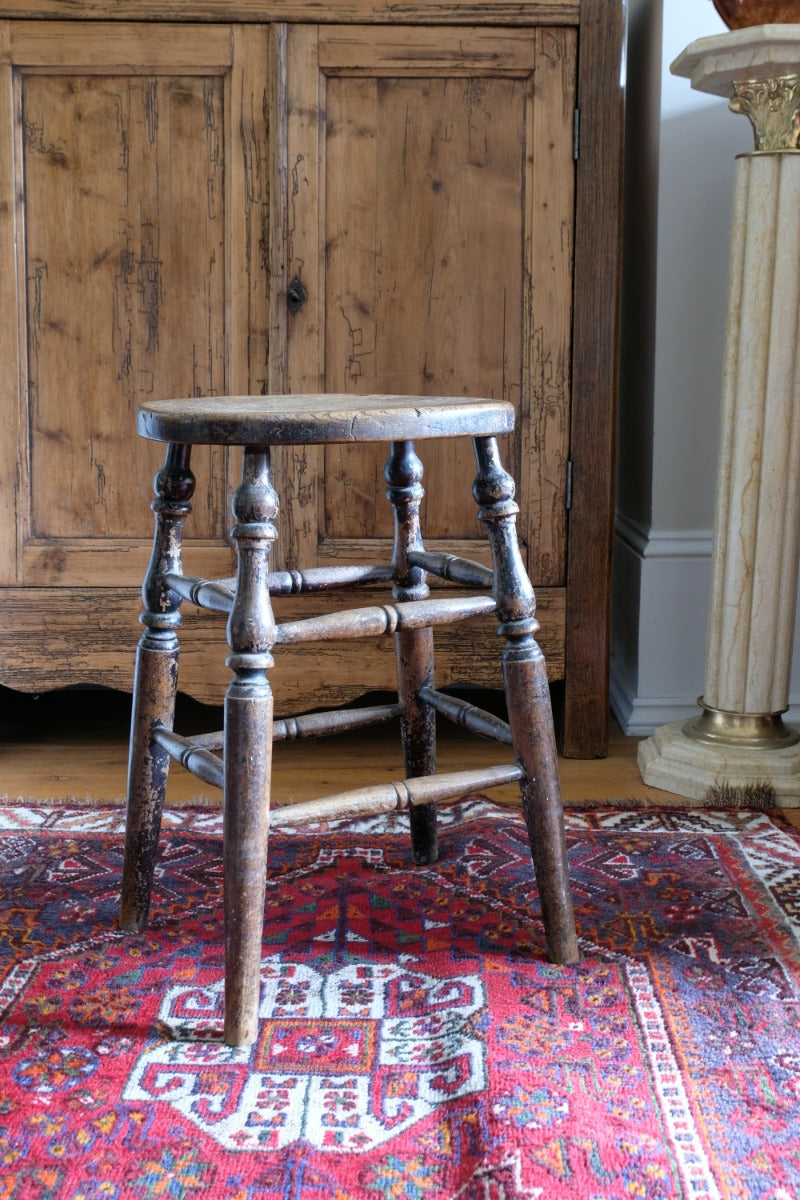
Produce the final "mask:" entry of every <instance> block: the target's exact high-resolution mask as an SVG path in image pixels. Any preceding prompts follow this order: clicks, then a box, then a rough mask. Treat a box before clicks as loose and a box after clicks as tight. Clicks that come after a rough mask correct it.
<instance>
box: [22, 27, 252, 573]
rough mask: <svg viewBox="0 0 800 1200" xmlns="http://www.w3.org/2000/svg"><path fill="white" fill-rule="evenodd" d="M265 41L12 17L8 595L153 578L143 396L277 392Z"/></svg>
mask: <svg viewBox="0 0 800 1200" xmlns="http://www.w3.org/2000/svg"><path fill="white" fill-rule="evenodd" d="M246 33H247V36H246V38H245V37H243V36H242V33H241V32H240V31H237V30H236V29H234V28H229V27H221V26H180V27H174V26H158V27H155V26H149V27H148V26H146V25H145V26H138V25H126V24H115V25H96V24H92V25H89V26H87V25H82V26H76V25H68V24H59V23H55V22H54V23H47V22H40V23H36V24H34V23H30V24H29V23H25V22H20V23H13V22H9V23H4V37H3V41H2V43H0V44H2V45H3V46H4V48H5V53H4V54H3V56H2V58H3V61H2V65H1V69H2V71H3V73H4V74H5V76H6V80H7V81H8V82H10V84H11V87H5V88H4V89H3V99H2V102H3V104H4V105H5V112H3V114H2V116H3V128H4V131H5V134H4V137H3V139H2V142H3V146H4V150H3V160H4V161H3V168H4V169H3V177H2V182H3V190H4V193H5V196H4V199H6V203H7V206H8V207H4V210H3V219H4V222H5V225H6V244H8V242H9V241H10V240H12V238H13V241H14V249H15V251H16V262H17V278H16V280H14V278H13V271H12V272H9V271H8V270H7V265H6V264H8V263H9V262H13V261H14V260H13V258H9V257H6V258H4V268H3V275H4V283H3V288H4V292H5V293H6V295H7V298H8V300H9V303H7V304H5V305H4V311H5V312H6V313H10V312H13V311H15V309H16V311H17V312H18V314H19V320H20V327H19V342H18V350H19V353H18V355H13V356H9V357H8V358H6V360H5V361H6V362H8V361H9V360H10V361H12V362H18V363H19V375H18V378H17V379H14V378H13V376H12V373H11V372H6V373H4V377H3V380H2V383H0V386H1V387H2V389H3V394H2V409H3V414H4V417H3V419H4V424H5V427H6V429H9V430H12V429H14V427H15V426H16V429H15V433H16V436H14V437H13V438H11V439H9V440H7V442H6V444H5V451H4V454H5V455H6V456H7V457H6V461H5V463H4V467H5V470H4V475H5V476H6V478H5V479H4V481H3V483H4V491H5V489H6V488H9V491H8V493H7V494H14V493H16V498H17V504H16V521H15V522H14V523H12V524H11V525H5V526H4V529H3V534H2V536H3V538H4V544H3V553H2V557H0V572H2V583H4V584H13V583H16V584H20V585H24V586H30V585H34V586H36V587H46V586H48V585H59V586H81V585H103V584H105V585H108V584H112V583H113V584H117V585H121V584H139V583H140V582H141V578H142V571H143V568H144V565H145V563H146V560H147V556H148V553H149V544H150V541H151V537H152V519H151V516H150V513H149V512H148V508H147V498H148V495H150V494H151V487H152V477H153V474H154V472H155V470H156V469H157V467H158V465H159V463H160V461H161V459H162V458H163V447H161V446H157V445H151V444H148V443H144V442H142V441H140V440H139V439H137V438H136V436H135V433H134V413H135V410H136V405H137V403H138V402H139V401H141V400H143V399H145V398H147V397H152V396H170V395H175V396H181V395H204V394H215V393H223V392H225V391H226V390H242V391H246V390H250V388H251V387H252V388H254V389H255V390H261V389H263V388H264V386H265V376H266V368H265V364H266V357H267V352H266V332H265V330H266V295H265V292H266V283H265V273H264V272H263V271H262V269H261V253H260V249H259V246H260V244H263V240H264V237H263V229H262V228H260V224H261V222H262V219H264V218H262V212H261V208H262V207H263V208H264V210H265V211H266V204H267V178H266V171H267V168H266V154H265V152H264V151H265V143H266V128H265V118H264V102H263V93H264V90H265V85H264V80H265V72H266V67H267V56H268V51H267V45H268V42H267V34H266V31H264V30H263V29H259V28H256V29H248V30H247V31H246ZM12 96H13V108H11V107H10V106H9V99H10V98H11V97H12ZM259 170H261V172H262V175H261V177H258V174H257V173H258V171H259ZM14 198H16V226H15V227H14V228H11V226H12V216H13V212H14V204H13V200H14ZM15 290H16V295H14V291H15ZM15 417H16V418H17V419H16V421H15ZM12 456H13V458H12ZM196 457H197V468H198V471H197V473H198V477H199V479H201V480H202V490H201V491H200V492H199V494H198V496H197V503H196V505H195V514H194V517H193V520H192V522H191V524H190V527H189V531H188V532H189V536H190V539H191V540H193V542H194V543H195V546H194V549H195V551H196V554H197V555H199V562H200V566H201V569H205V568H209V569H210V572H211V573H215V571H216V568H219V569H220V570H221V571H222V573H224V572H225V571H226V570H228V569H229V565H230V550H229V548H228V546H227V543H226V533H227V524H228V521H229V516H228V512H227V507H226V502H225V492H226V488H227V481H226V464H225V462H224V460H223V456H222V455H221V454H220V453H219V452H213V453H211V454H209V452H208V451H206V450H203V451H197V452H196ZM17 459H18V462H17V461H16V460H17ZM17 467H18V471H17ZM9 485H10V486H9ZM196 561H197V559H196Z"/></svg>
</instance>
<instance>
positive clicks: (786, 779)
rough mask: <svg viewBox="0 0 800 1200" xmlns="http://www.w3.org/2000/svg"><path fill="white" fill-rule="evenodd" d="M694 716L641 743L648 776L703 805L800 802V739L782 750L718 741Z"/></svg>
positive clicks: (650, 781)
mask: <svg viewBox="0 0 800 1200" xmlns="http://www.w3.org/2000/svg"><path fill="white" fill-rule="evenodd" d="M691 725H692V722H690V721H675V722H673V723H672V724H671V725H662V726H661V728H660V729H657V730H656V731H655V733H654V734H653V736H652V737H649V738H647V739H646V740H645V741H643V742H642V743H641V744H640V746H639V753H638V763H639V771H640V772H641V776H642V779H643V780H644V782H645V783H647V784H649V785H650V786H651V787H655V788H660V789H662V790H663V791H667V792H674V793H676V794H677V795H678V796H687V797H688V798H689V799H690V800H695V801H697V805H698V807H703V808H706V807H720V808H798V807H800V743H795V744H794V745H790V746H786V747H782V748H780V749H769V750H766V749H765V750H758V749H754V748H752V747H742V748H739V747H737V746H726V745H714V744H711V743H710V742H707V741H699V740H698V739H697V738H696V737H693V736H691V730H690V729H689V727H690V726H691Z"/></svg>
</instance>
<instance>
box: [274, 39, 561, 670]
mask: <svg viewBox="0 0 800 1200" xmlns="http://www.w3.org/2000/svg"><path fill="white" fill-rule="evenodd" d="M575 51H576V38H575V31H574V30H572V29H566V28H564V29H562V28H559V29H545V28H525V29H522V28H520V29H493V28H480V29H477V28H453V27H451V28H434V27H426V28H424V29H423V28H416V27H406V28H403V27H388V28H387V27H383V28H380V27H373V26H369V27H368V26H350V27H345V26H329V27H319V28H316V27H303V26H292V27H289V29H288V30H287V31H286V33H285V40H284V42H282V43H279V46H278V56H279V57H282V58H283V64H282V70H283V73H284V74H283V77H284V78H285V80H286V92H287V95H286V97H285V99H284V101H283V109H284V111H285V112H286V113H287V114H288V118H287V126H286V130H285V147H286V149H285V179H286V183H285V213H284V217H283V220H284V224H285V237H286V239H287V244H288V254H287V265H286V276H285V278H284V279H282V280H281V281H280V282H281V286H285V284H286V283H287V282H288V281H289V280H291V279H292V278H293V277H295V276H296V277H298V278H299V279H300V280H301V282H302V283H303V285H304V287H305V288H306V290H307V292H308V300H307V301H306V303H305V304H304V306H303V307H302V308H301V309H300V310H299V312H297V313H296V314H295V315H291V314H289V315H285V317H284V320H285V323H286V328H285V338H284V347H285V349H284V353H283V356H282V358H281V357H280V356H279V353H278V345H279V344H278V342H277V341H276V343H275V345H274V347H273V349H274V360H273V369H274V374H273V386H278V385H288V387H289V389H290V390H292V391H303V390H308V391H317V390H323V391H332V392H333V391H344V392H354V393H367V392H380V391H385V392H405V393H411V394H421V395H425V394H428V395H432V394H441V395H460V394H467V395H478V396H492V397H502V398H504V399H506V400H510V401H512V403H513V404H514V405H515V407H516V409H517V413H518V423H517V429H516V431H515V434H514V436H513V437H512V438H511V439H510V440H509V442H508V443H507V444H506V446H505V456H506V461H507V463H508V465H509V468H510V470H511V471H512V472H513V474H514V475H515V478H516V479H517V481H518V485H519V492H518V495H519V499H520V504H521V514H520V520H519V529H520V534H521V539H522V542H523V546H524V550H525V554H526V557H527V563H528V568H529V570H530V572H531V575H532V577H533V580H534V582H535V583H536V584H538V585H539V586H540V587H541V586H543V587H545V588H547V587H551V588H558V587H561V586H562V585H563V583H564V576H565V537H566V532H565V531H566V510H565V487H566V479H567V459H568V455H569V413H570V368H569V364H570V336H571V309H572V245H573V238H572V229H573V194H574V163H573V135H572V130H573V114H574V108H575ZM276 236H284V234H283V232H282V231H281V230H280V227H279V226H278V227H277V229H276ZM279 307H280V308H281V309H282V311H283V312H284V314H285V312H286V307H285V300H283V298H282V297H279V296H278V295H277V294H276V296H275V311H276V312H277V311H278V309H279ZM418 451H419V453H420V457H421V458H422V459H423V462H424V464H425V468H426V491H427V495H426V503H425V511H424V512H423V517H424V526H423V527H424V529H425V532H426V543H427V544H428V546H429V548H431V549H435V548H436V547H437V545H440V544H442V545H444V544H447V545H448V546H449V547H450V548H453V547H455V548H456V550H458V551H459V552H462V553H465V554H467V555H468V556H469V557H474V558H481V559H482V558H484V557H485V554H486V550H485V546H484V541H483V535H482V531H481V530H480V528H479V526H478V523H477V520H476V515H475V505H474V502H473V501H472V498H471V494H470V485H471V483H472V479H473V478H474V474H475V465H474V459H473V456H472V450H471V446H470V444H469V442H468V441H467V442H466V443H464V442H463V441H459V442H457V443H456V442H438V443H431V444H425V443H424V442H423V443H420V445H419V447H418ZM304 457H305V460H306V461H305V462H304V463H302V464H300V466H301V474H300V478H301V480H302V486H301V487H297V488H295V489H294V491H293V493H292V495H291V503H290V504H289V506H288V508H287V509H286V510H285V516H284V531H283V532H284V539H285V543H286V544H287V545H288V547H289V552H288V557H289V559H290V560H294V559H297V560H300V559H302V560H304V561H306V562H308V561H313V560H315V559H316V560H317V561H319V562H326V561H334V560H336V559H339V558H347V559H349V560H353V561H359V560H371V559H375V558H376V557H377V558H380V557H382V556H384V555H386V554H388V553H389V549H390V537H391V515H390V509H389V506H388V504H387V503H386V502H385V501H384V500H383V493H384V491H385V485H384V482H383V466H384V460H385V457H386V448H385V447H380V448H378V447H361V448H359V449H358V450H357V451H355V452H354V451H353V450H352V449H351V448H349V447H347V448H340V447H329V448H327V449H326V450H324V451H312V452H311V453H309V454H308V455H305V456H304ZM296 472H297V463H295V473H296ZM290 488H291V485H290ZM540 599H543V600H544V602H545V607H546V605H547V600H548V597H547V595H544V596H543V597H540ZM550 599H551V600H552V603H553V605H554V606H556V607H557V600H556V598H555V597H550ZM562 650H563V644H562Z"/></svg>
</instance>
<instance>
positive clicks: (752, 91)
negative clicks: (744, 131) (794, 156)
mask: <svg viewBox="0 0 800 1200" xmlns="http://www.w3.org/2000/svg"><path fill="white" fill-rule="evenodd" d="M729 108H730V110H731V112H735V113H743V114H744V116H746V117H747V118H748V120H749V121H750V124H751V125H752V126H753V133H754V134H755V141H756V150H770V151H775V150H797V149H798V140H799V139H800V75H781V76H779V77H778V78H776V79H743V80H734V81H733V97H732V99H731V100H730V103H729Z"/></svg>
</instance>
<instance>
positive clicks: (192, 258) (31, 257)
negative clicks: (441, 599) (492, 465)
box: [0, 0, 623, 757]
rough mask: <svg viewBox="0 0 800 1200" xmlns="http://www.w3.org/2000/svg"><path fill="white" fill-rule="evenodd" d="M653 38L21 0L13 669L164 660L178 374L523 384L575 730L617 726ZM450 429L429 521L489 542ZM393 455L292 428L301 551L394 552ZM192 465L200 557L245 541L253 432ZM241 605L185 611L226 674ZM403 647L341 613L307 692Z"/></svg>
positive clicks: (608, 21)
mask: <svg viewBox="0 0 800 1200" xmlns="http://www.w3.org/2000/svg"><path fill="white" fill-rule="evenodd" d="M622 41H623V28H622V4H621V0H614V2H612V0H481V2H480V3H478V2H477V0H437V2H436V3H432V2H431V0H402V2H401V3H388V2H385V0H331V2H330V3H326V4H320V3H316V2H312V3H300V2H299V0H275V2H274V3H269V2H268V0H265V2H263V3H255V0H237V2H232V3H225V2H224V0H181V3H177V0H172V2H170V0H167V3H162V2H159V3H156V2H155V0H115V3H114V4H110V3H109V2H108V0H12V2H8V0H7V2H6V3H0V79H1V81H2V83H1V85H0V131H1V132H0V289H1V290H2V309H1V311H2V321H1V322H0V361H2V372H1V373H0V423H1V424H2V428H1V430H0V433H1V436H0V505H2V521H0V683H2V684H4V685H6V686H8V687H11V688H16V689H20V690H23V691H42V690H46V689H51V688H55V687H62V686H66V685H71V684H91V683H94V684H98V683H101V684H107V685H110V686H113V687H118V688H123V689H125V688H128V687H129V686H130V681H131V672H132V658H133V650H134V645H135V641H136V638H137V616H138V611H139V600H138V590H139V587H140V584H141V578H142V574H143V571H144V567H145V564H146V561H147V558H148V554H149V548H150V542H151V514H150V512H149V509H148V501H149V499H150V497H151V495H152V491H151V488H152V477H153V475H154V473H155V471H156V470H157V468H158V466H159V463H160V458H161V448H160V447H158V446H154V445H152V444H148V443H143V442H140V441H139V440H138V439H137V437H136V435H135V433H134V412H135V408H136V405H137V403H138V402H139V401H140V400H142V399H143V398H145V397H152V396H162V397H166V396H181V395H193V394H194V395H202V394H209V393H220V394H221V393H225V392H227V393H246V392H264V391H279V390H286V391H294V392H299V391H352V392H369V391H381V390H384V391H392V392H409V393H420V394H425V393H427V394H452V393H456V394H461V393H464V394H474V395H487V396H504V397H506V398H507V399H509V400H511V401H513V402H514V404H515V405H516V406H517V410H518V413H519V418H518V425H517V430H516V433H515V435H514V439H513V441H512V442H511V443H509V444H508V445H507V446H506V447H505V456H506V461H507V463H508V464H509V466H510V468H511V469H512V471H513V473H514V475H515V477H516V478H517V480H518V499H519V501H520V506H521V515H520V531H521V535H522V542H523V545H524V550H525V554H526V556H527V563H528V568H529V571H530V574H531V576H532V578H533V581H534V584H535V585H536V589H537V595H538V605H539V609H538V611H539V616H540V620H541V624H542V632H541V642H542V645H543V647H544V649H545V652H546V654H547V656H548V663H549V669H550V674H551V678H552V679H553V680H554V681H563V685H562V687H561V688H560V693H561V700H560V708H561V714H560V717H561V720H560V725H561V731H562V732H561V736H562V744H563V748H564V750H565V752H566V753H567V754H570V755H577V756H585V757H590V756H594V755H599V754H602V753H603V752H604V749H605V737H606V711H607V682H606V676H607V659H608V610H609V557H610V536H611V534H610V528H611V480H612V458H613V440H614V435H613V421H614V393H615V370H616V321H617V263H618V227H619V204H618V197H619V180H620V161H621V156H620V142H621V101H622V97H621V91H620V88H621V79H620V69H621V58H622ZM293 296H295V297H297V298H298V299H299V300H302V299H303V296H305V299H304V301H303V302H302V303H300V305H299V307H298V306H297V304H296V303H292V302H291V298H292V297H293ZM419 450H420V455H421V457H422V458H423V461H424V462H425V466H426V473H427V474H426V478H427V482H428V485H429V486H428V491H427V496H426V501H425V513H424V517H425V525H424V528H425V530H426V541H427V543H428V545H429V547H430V548H432V549H435V548H436V547H437V546H444V545H453V544H455V545H456V546H457V547H458V549H459V550H460V551H462V552H463V551H466V552H467V553H468V554H470V555H472V556H474V557H479V558H482V557H484V555H485V551H484V549H483V544H482V541H481V535H480V529H479V527H478V524H477V521H476V517H475V506H474V503H473V501H472V499H471V495H470V485H471V481H472V478H473V476H474V462H473V460H472V455H471V448H470V446H469V444H468V443H467V444H466V445H463V446H462V445H458V444H456V443H453V444H450V445H447V444H443V443H439V444H438V445H437V446H436V447H435V448H432V449H431V451H430V452H429V453H428V448H427V447H426V446H425V445H424V444H423V445H421V446H420V447H419ZM384 457H385V455H384V453H383V451H382V449H381V450H380V451H378V450H373V449H372V448H361V449H360V450H359V451H358V452H357V453H356V452H354V451H352V450H347V451H346V452H345V451H344V450H342V449H341V448H336V447H335V448H328V449H327V450H324V451H323V450H320V451H317V450H314V449H312V450H309V449H307V448H306V449H302V448H297V450H295V451H293V452H292V453H291V455H290V456H288V457H287V458H286V459H280V460H279V461H278V463H277V468H276V474H277V477H278V480H279V485H280V491H281V496H282V505H283V507H282V512H281V525H280V539H279V542H278V544H277V547H276V551H275V562H276V563H278V564H288V565H295V564H300V563H305V564H310V563H313V562H320V563H325V562H333V561H335V560H340V561H346V560H352V561H356V562H358V561H379V560H381V559H383V558H385V557H386V555H387V554H388V553H389V552H390V547H391V527H390V521H389V508H388V504H386V502H385V501H384V499H383V492H384V489H385V485H384V482H383V475H382V472H383V458H384ZM193 466H194V468H195V473H196V476H197V480H198V483H197V490H196V493H195V500H194V511H193V516H192V518H191V519H190V522H189V525H188V527H187V540H186V546H187V555H186V561H187V564H188V569H189V570H191V571H192V573H193V574H206V575H227V574H229V573H231V570H232V551H231V545H230V542H229V540H228V526H229V522H230V515H229V502H230V494H231V490H232V487H233V486H235V482H236V474H237V469H238V464H237V462H236V461H235V455H230V456H229V455H228V454H227V453H226V452H224V451H222V450H219V449H211V450H205V449H204V450H203V451H202V452H201V453H196V454H195V456H194V461H193ZM283 603H284V605H286V604H287V603H288V602H283ZM304 603H307V601H304ZM282 611H287V608H286V607H284V609H282ZM220 633H221V630H220V627H219V624H218V621H217V619H216V618H214V617H205V616H198V617H196V618H194V619H193V620H192V621H190V622H189V621H187V623H186V626H185V638H184V643H183V645H184V649H183V652H182V663H181V688H182V690H184V691H186V692H187V693H189V694H191V695H193V696H195V697H197V698H199V699H202V700H209V701H210V700H214V701H218V700H219V699H220V697H221V694H222V689H223V688H224V686H225V683H226V681H227V676H228V672H227V669H226V667H225V666H224V647H223V648H222V651H221V650H220V645H219V636H220ZM494 639H495V634H494V632H493V630H492V628H491V627H490V628H488V629H486V630H485V631H478V632H475V633H472V632H465V628H463V627H462V628H460V629H458V631H457V632H456V633H454V634H453V635H452V636H451V638H450V640H449V641H447V640H445V641H444V642H443V643H442V644H441V647H440V649H439V650H438V659H437V676H438V679H439V682H440V684H441V685H443V686H444V685H458V684H479V685H483V686H495V685H496V684H497V683H498V678H497V674H496V671H497V667H496V665H495V664H496V662H497V654H496V653H492V654H491V655H489V656H486V655H485V654H484V650H485V649H486V648H487V647H489V648H493V642H494ZM392 663H393V654H392V647H391V644H390V641H389V640H384V641H381V642H380V643H378V642H376V643H375V645H369V646H367V647H364V646H363V645H360V646H358V647H352V646H346V647H344V648H342V647H339V646H336V645H330V646H323V647H322V648H320V647H315V648H314V650H313V651H311V652H310V653H309V654H308V655H307V656H306V657H303V655H302V654H300V655H298V656H297V657H295V658H294V659H292V661H291V662H283V663H281V665H280V666H279V667H277V668H276V671H275V675H274V681H275V690H276V697H277V705H278V708H279V709H281V710H282V711H284V712H292V711H300V710H302V709H303V708H309V707H312V706H317V705H319V704H320V703H323V704H324V703H325V702H326V700H330V701H331V702H333V701H337V702H338V701H341V700H342V699H346V698H349V697H353V696H355V695H357V694H359V693H361V692H365V691H368V690H373V689H381V688H383V687H385V686H388V685H389V683H390V679H391V675H392ZM487 664H491V665H487ZM321 681H324V687H323V684H322V682H321Z"/></svg>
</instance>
